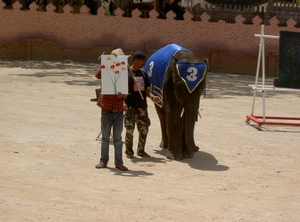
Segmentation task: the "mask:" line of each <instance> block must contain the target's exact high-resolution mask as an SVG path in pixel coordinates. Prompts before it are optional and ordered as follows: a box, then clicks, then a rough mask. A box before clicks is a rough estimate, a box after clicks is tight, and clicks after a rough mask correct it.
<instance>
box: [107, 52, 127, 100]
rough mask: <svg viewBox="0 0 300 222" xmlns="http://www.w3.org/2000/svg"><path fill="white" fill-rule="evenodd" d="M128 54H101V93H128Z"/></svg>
mask: <svg viewBox="0 0 300 222" xmlns="http://www.w3.org/2000/svg"><path fill="white" fill-rule="evenodd" d="M127 67H128V56H126V55H117V56H115V55H102V56H101V93H102V94H103V95H116V94H118V93H119V92H120V93H122V94H128V69H127Z"/></svg>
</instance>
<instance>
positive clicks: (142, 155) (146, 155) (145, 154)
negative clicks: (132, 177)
mask: <svg viewBox="0 0 300 222" xmlns="http://www.w3.org/2000/svg"><path fill="white" fill-rule="evenodd" d="M138 156H140V157H151V156H150V155H149V154H148V153H146V152H143V153H138Z"/></svg>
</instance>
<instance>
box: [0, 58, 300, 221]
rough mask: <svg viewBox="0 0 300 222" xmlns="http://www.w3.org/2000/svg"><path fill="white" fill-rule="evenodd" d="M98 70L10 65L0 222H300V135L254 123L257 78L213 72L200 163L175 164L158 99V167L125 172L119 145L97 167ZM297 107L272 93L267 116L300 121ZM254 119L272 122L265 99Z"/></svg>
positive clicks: (2, 130)
mask: <svg viewBox="0 0 300 222" xmlns="http://www.w3.org/2000/svg"><path fill="white" fill-rule="evenodd" d="M97 68H98V65H97V64H80V63H73V62H70V61H69V62H53V61H52V62H8V61H1V62H0V102H1V105H0V124H1V125H0V126H1V127H0V152H1V155H0V181H1V182H0V221H230V222H231V221H238V222H245V221H259V222H260V221H270V222H274V221H281V222H285V221H286V222H296V221H299V218H300V211H299V209H300V171H299V169H300V161H299V158H300V149H299V148H300V145H299V142H300V137H299V136H300V128H299V127H291V126H290V127H288V126H270V125H266V126H264V127H263V128H262V130H257V128H256V127H255V126H256V124H254V123H253V122H250V124H249V125H247V124H246V123H245V120H246V115H247V114H250V113H251V106H252V99H253V92H252V91H251V89H250V88H249V87H248V84H254V80H255V77H254V76H241V75H231V74H215V73H209V74H208V85H207V92H206V97H205V98H204V97H202V98H201V116H202V118H201V119H199V121H198V122H197V123H196V129H195V140H196V144H197V145H198V146H199V147H200V151H199V152H197V153H195V157H194V158H193V159H185V160H183V161H171V160H168V159H166V158H165V153H166V151H165V150H161V149H160V148H159V147H158V144H159V142H160V126H159V121H158V118H157V116H156V113H155V110H154V107H153V104H152V103H151V102H150V101H149V113H150V118H151V122H152V124H151V127H150V133H149V135H148V140H147V148H146V151H147V152H148V153H149V154H151V155H152V157H151V158H146V159H145V158H144V159H142V158H139V157H138V158H135V159H133V160H129V159H126V157H125V156H124V163H125V165H126V166H127V167H128V168H129V169H130V171H128V172H122V171H119V170H116V169H115V168H114V164H113V161H112V160H113V146H111V149H110V157H111V160H110V162H109V168H108V169H95V167H94V166H95V164H97V163H98V161H99V157H100V144H99V141H96V137H97V135H98V133H99V130H100V108H98V107H97V106H96V104H95V103H94V102H90V99H91V98H93V97H95V88H97V86H98V81H97V80H96V79H95V78H94V73H95V71H96V70H97ZM266 81H267V83H272V81H273V79H272V78H267V80H266ZM299 99H300V93H295V92H268V93H267V95H266V113H267V115H278V116H298V117H299V116H300V113H299V110H300V103H299ZM254 113H255V114H257V115H261V114H262V97H261V93H258V94H257V99H256V105H255V112H254ZM123 138H124V137H123ZM136 138H137V135H136V136H135V144H136V143H137V142H136Z"/></svg>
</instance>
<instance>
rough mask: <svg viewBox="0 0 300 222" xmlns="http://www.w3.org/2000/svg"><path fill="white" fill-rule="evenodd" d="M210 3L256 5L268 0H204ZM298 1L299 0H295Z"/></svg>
mask: <svg viewBox="0 0 300 222" xmlns="http://www.w3.org/2000/svg"><path fill="white" fill-rule="evenodd" d="M206 1H207V2H209V3H212V4H227V5H230V4H231V5H249V6H257V5H262V4H265V3H267V2H268V0H206ZM297 1H300V0H297Z"/></svg>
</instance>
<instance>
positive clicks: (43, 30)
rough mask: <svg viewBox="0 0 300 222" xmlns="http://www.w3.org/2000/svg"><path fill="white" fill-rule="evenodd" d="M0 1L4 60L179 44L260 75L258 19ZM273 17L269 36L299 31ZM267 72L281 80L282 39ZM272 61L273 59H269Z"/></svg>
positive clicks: (90, 57)
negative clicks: (75, 10) (59, 9)
mask: <svg viewBox="0 0 300 222" xmlns="http://www.w3.org/2000/svg"><path fill="white" fill-rule="evenodd" d="M3 7H4V3H3V2H2V1H0V27H1V29H0V59H43V60H47V59H56V60H60V59H73V60H81V61H89V62H97V58H98V56H99V55H100V54H101V53H102V52H103V51H105V52H106V53H109V52H110V51H111V50H112V49H113V48H117V47H120V48H122V49H123V50H124V51H125V52H127V53H132V52H133V51H136V50H144V51H145V52H147V53H149V54H151V53H152V52H153V51H155V50H156V49H158V48H160V47H163V46H165V45H167V44H169V43H178V44H180V45H182V46H184V47H187V48H189V49H191V50H192V51H193V52H194V54H195V55H197V56H199V57H207V58H209V60H210V71H213V72H225V73H238V74H255V71H256V63H257V54H258V44H259V38H256V37H254V34H259V33H260V24H261V23H262V19H261V18H260V17H258V16H257V17H255V18H254V19H253V24H248V25H245V24H243V21H244V18H243V17H242V16H241V15H239V16H237V17H236V23H234V24H233V23H226V22H224V21H222V20H221V21H219V22H209V19H210V16H209V15H208V14H206V13H204V14H202V15H201V21H193V20H192V18H193V14H192V13H191V12H186V13H185V15H184V18H185V19H184V20H183V21H179V20H174V19H173V18H174V17H175V14H174V13H173V12H169V13H168V14H167V19H165V20H162V19H157V18H156V16H157V15H158V14H157V12H156V11H154V10H153V11H151V12H150V18H148V19H145V18H140V17H139V16H140V15H141V12H140V11H138V10H137V9H136V10H134V11H133V12H132V17H123V16H122V14H123V11H122V10H121V9H117V10H116V12H115V14H116V15H115V16H109V17H107V16H105V9H104V8H102V7H101V8H99V9H98V15H89V14H88V8H87V7H86V6H83V7H82V8H81V14H72V13H70V12H71V10H72V8H71V7H70V6H69V5H66V6H65V7H64V13H55V12H53V11H54V10H55V6H54V5H52V4H49V5H48V6H47V8H46V9H47V11H46V12H41V11H37V10H36V9H37V8H38V5H36V4H35V3H32V4H31V5H30V10H29V11H22V10H19V9H20V8H21V7H22V5H20V3H18V2H15V3H14V5H13V9H12V10H5V9H3ZM278 23H279V21H278V20H277V19H276V18H275V17H273V18H272V19H271V20H270V25H268V26H265V34H267V35H277V36H278V35H279V32H280V31H281V30H285V31H298V32H299V31H300V29H299V28H296V27H295V24H296V22H295V21H294V20H293V19H290V20H288V22H287V26H286V27H280V26H278V25H277V24H278ZM265 49H266V56H267V59H266V62H267V63H268V64H266V67H267V70H266V74H267V75H271V76H276V75H277V72H278V52H279V41H278V40H274V39H266V40H265ZM269 57H270V58H269Z"/></svg>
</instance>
